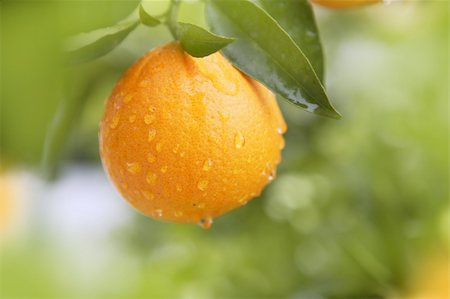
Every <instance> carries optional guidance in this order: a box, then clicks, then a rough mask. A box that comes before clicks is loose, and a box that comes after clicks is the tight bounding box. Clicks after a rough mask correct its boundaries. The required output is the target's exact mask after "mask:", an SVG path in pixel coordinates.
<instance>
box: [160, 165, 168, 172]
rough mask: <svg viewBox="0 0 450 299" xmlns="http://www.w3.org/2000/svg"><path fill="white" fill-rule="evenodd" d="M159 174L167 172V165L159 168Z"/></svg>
mask: <svg viewBox="0 0 450 299" xmlns="http://www.w3.org/2000/svg"><path fill="white" fill-rule="evenodd" d="M161 172H162V173H166V172H167V165H164V166H163V167H161Z"/></svg>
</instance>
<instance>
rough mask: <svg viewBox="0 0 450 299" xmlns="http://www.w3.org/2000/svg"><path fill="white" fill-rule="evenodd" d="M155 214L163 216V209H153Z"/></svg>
mask: <svg viewBox="0 0 450 299" xmlns="http://www.w3.org/2000/svg"><path fill="white" fill-rule="evenodd" d="M153 214H154V215H155V216H156V217H162V215H163V210H161V209H156V210H153Z"/></svg>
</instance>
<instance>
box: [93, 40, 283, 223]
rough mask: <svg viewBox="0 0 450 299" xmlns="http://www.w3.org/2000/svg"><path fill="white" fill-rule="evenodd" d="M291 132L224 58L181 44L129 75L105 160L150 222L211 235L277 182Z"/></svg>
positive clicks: (115, 96) (152, 55) (107, 137)
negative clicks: (219, 222)
mask: <svg viewBox="0 0 450 299" xmlns="http://www.w3.org/2000/svg"><path fill="white" fill-rule="evenodd" d="M285 131H286V124H285V122H284V120H283V117H282V115H281V113H280V110H279V108H278V105H277V102H276V99H275V97H274V95H273V94H272V93H271V92H270V91H269V90H268V89H266V88H265V87H264V86H263V85H261V84H260V83H258V82H256V81H255V80H253V79H251V78H249V77H248V76H246V75H245V74H243V73H241V72H240V71H238V70H237V69H235V68H234V67H233V66H232V65H231V64H230V63H229V62H228V61H227V60H226V59H225V58H224V57H223V56H222V55H221V54H220V53H214V54H212V55H210V56H207V57H204V58H194V57H191V56H190V55H189V54H187V53H185V52H184V51H183V50H182V48H181V47H180V45H179V43H178V42H172V43H169V44H167V45H164V46H162V47H158V48H156V49H154V50H152V51H150V52H149V53H147V54H146V55H145V56H144V57H142V58H141V59H140V60H139V61H137V62H136V63H135V64H134V65H133V66H131V68H130V69H129V70H128V71H127V72H126V73H125V75H124V76H123V77H122V78H121V79H120V80H119V82H118V83H117V85H116V86H115V88H114V90H113V92H112V94H111V96H110V97H109V99H108V101H107V103H106V107H105V113H104V116H103V120H102V122H101V125H100V134H99V137H100V155H101V158H102V162H103V165H104V167H105V168H106V170H107V172H108V174H109V176H110V178H111V180H112V181H113V182H114V184H115V185H116V187H117V188H118V189H119V191H120V193H121V194H122V195H123V197H124V198H125V199H126V200H127V201H128V202H129V203H130V204H131V205H132V206H134V207H135V208H136V209H137V210H139V211H141V212H142V213H144V214H145V215H148V216H151V217H154V218H157V219H162V220H167V221H173V222H179V223H200V224H202V226H204V227H205V228H207V227H209V226H210V224H211V223H212V219H213V218H214V217H217V216H219V215H222V214H224V213H226V212H228V211H230V210H232V209H235V208H237V207H239V206H242V205H244V204H245V203H247V202H248V201H249V200H250V199H252V198H253V197H255V196H258V195H259V194H260V193H261V191H262V189H263V188H264V187H265V186H266V185H267V183H269V182H270V181H271V180H272V179H273V178H274V176H275V171H276V167H277V164H278V163H279V162H280V159H281V157H280V152H281V149H282V148H283V146H284V140H283V136H282V134H283V133H284V132H285Z"/></svg>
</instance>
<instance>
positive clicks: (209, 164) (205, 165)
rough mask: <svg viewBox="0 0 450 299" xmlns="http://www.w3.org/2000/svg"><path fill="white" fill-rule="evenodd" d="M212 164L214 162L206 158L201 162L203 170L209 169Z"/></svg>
mask: <svg viewBox="0 0 450 299" xmlns="http://www.w3.org/2000/svg"><path fill="white" fill-rule="evenodd" d="M213 164H214V162H213V161H212V160H211V159H208V160H206V161H205V163H203V170H204V171H208V170H210V169H211V167H212V166H213Z"/></svg>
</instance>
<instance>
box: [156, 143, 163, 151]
mask: <svg viewBox="0 0 450 299" xmlns="http://www.w3.org/2000/svg"><path fill="white" fill-rule="evenodd" d="M162 147H163V145H162V143H157V144H156V151H157V152H158V153H160V152H161V151H162Z"/></svg>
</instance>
